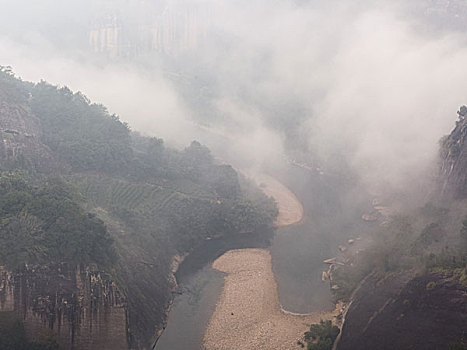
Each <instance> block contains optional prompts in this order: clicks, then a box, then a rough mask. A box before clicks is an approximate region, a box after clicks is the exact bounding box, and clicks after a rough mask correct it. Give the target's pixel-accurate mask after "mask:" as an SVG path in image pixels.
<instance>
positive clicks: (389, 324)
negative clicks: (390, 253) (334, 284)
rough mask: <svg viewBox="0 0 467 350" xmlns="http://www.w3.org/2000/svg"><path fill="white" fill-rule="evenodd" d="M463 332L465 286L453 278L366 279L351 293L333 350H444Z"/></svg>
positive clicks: (466, 315) (466, 319)
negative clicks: (344, 318) (340, 334)
mask: <svg viewBox="0 0 467 350" xmlns="http://www.w3.org/2000/svg"><path fill="white" fill-rule="evenodd" d="M407 280H408V282H407ZM466 329H467V287H466V286H464V285H462V284H461V283H459V281H458V280H457V279H456V278H452V277H444V276H443V275H441V274H435V273H430V274H425V275H422V276H418V277H415V278H410V274H396V275H393V276H389V277H387V278H385V279H384V280H378V279H377V278H376V277H372V278H369V279H368V280H367V281H365V283H364V284H363V285H362V286H361V288H360V289H359V291H358V292H357V293H356V295H355V299H354V301H353V302H352V305H351V306H350V308H349V310H348V312H347V316H346V321H345V323H344V326H343V329H342V336H341V339H340V341H339V344H338V346H337V350H355V349H381V350H385V349H387V350H390V349H391V350H392V349H398V350H405V349H407V350H408V349H424V350H437V349H447V348H448V346H449V345H450V344H455V343H459V342H460V341H462V340H465V338H466V336H467V334H466Z"/></svg>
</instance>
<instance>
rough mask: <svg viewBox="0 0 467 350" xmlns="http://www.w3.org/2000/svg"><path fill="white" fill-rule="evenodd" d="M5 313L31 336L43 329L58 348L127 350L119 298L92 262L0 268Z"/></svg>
mask: <svg viewBox="0 0 467 350" xmlns="http://www.w3.org/2000/svg"><path fill="white" fill-rule="evenodd" d="M8 311H15V312H16V313H17V314H18V315H19V316H20V318H21V319H22V321H23V323H24V325H25V329H26V332H27V335H28V337H29V338H31V339H33V338H37V337H38V336H40V334H41V333H43V332H44V330H46V329H49V330H51V331H52V332H53V333H54V334H55V336H56V338H57V341H58V342H59V344H60V345H61V346H62V348H64V349H80V350H91V349H116V350H126V349H128V345H127V344H128V342H127V332H126V329H127V317H126V313H127V311H126V300H125V297H124V296H123V295H122V294H121V292H120V291H119V289H118V288H117V286H116V283H115V281H114V280H113V279H112V278H111V276H110V275H108V274H107V273H104V272H102V271H99V270H97V269H96V267H93V266H69V265H67V264H57V265H48V266H44V265H41V266H26V267H24V268H23V269H20V270H17V271H15V272H13V273H12V272H10V271H8V270H6V269H5V268H2V267H0V312H8Z"/></svg>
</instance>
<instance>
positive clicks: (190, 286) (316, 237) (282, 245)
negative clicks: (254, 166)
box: [156, 168, 347, 350]
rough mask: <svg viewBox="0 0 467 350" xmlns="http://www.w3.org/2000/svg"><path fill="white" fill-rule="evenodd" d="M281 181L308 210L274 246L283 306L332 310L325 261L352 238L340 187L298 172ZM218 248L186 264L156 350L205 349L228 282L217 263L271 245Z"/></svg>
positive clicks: (273, 258) (283, 231)
mask: <svg viewBox="0 0 467 350" xmlns="http://www.w3.org/2000/svg"><path fill="white" fill-rule="evenodd" d="M276 180H278V181H279V182H281V183H282V184H284V186H285V184H286V185H287V186H286V187H287V188H289V189H290V191H291V192H292V193H293V194H294V196H296V197H297V198H298V199H299V200H300V203H301V206H302V208H303V215H302V217H301V218H300V220H296V221H298V222H296V223H295V224H293V223H292V224H290V225H287V226H282V227H279V228H278V229H277V231H276V234H275V236H274V238H273V239H272V242H270V244H269V252H270V256H271V261H272V271H273V273H274V277H275V281H276V282H277V291H278V299H279V303H280V305H282V307H283V308H284V309H285V310H287V311H290V312H294V313H311V312H316V311H330V310H333V309H334V304H333V301H332V295H331V292H330V290H329V284H328V283H324V282H322V281H321V272H322V271H323V269H325V268H326V266H325V265H324V264H323V260H324V259H327V258H330V257H332V256H333V255H334V254H335V253H336V251H337V246H338V244H339V242H341V241H342V240H343V239H344V238H345V237H346V235H347V232H343V229H342V228H343V225H344V224H342V223H341V222H340V216H342V213H339V193H338V190H336V188H337V187H336V186H335V184H333V183H332V179H331V180H329V179H327V178H325V177H319V176H317V175H314V174H311V173H310V172H309V171H306V170H303V169H297V168H291V169H289V170H288V171H287V173H286V174H280V175H279V176H278V177H276ZM262 182H263V185H262V186H263V187H264V185H266V187H267V183H266V184H264V181H262ZM213 243H214V244H217V243H216V242H206V245H205V246H201V247H200V248H199V249H198V252H197V253H196V252H194V253H195V254H194V255H192V256H189V257H188V258H187V260H185V261H184V262H183V263H182V264H181V266H180V269H179V272H178V274H177V280H178V281H179V285H180V287H181V292H182V294H181V295H177V296H176V298H175V301H174V305H173V307H172V310H171V312H170V316H169V320H168V325H167V328H166V330H165V332H164V333H163V335H162V337H161V338H160V340H159V342H158V344H157V347H156V350H174V349H184V350H201V349H203V336H204V332H205V330H206V329H207V326H208V322H209V320H210V318H211V316H212V315H213V313H214V311H215V306H216V302H217V301H218V300H219V298H220V297H221V293H222V289H223V286H224V277H225V275H224V274H223V273H222V272H221V271H216V270H214V269H213V268H212V267H211V264H212V262H213V261H214V260H215V259H216V258H218V257H220V256H221V255H222V254H223V253H225V252H226V251H228V250H231V249H238V248H268V244H267V242H262V244H258V242H248V238H246V239H245V241H243V242H241V243H239V242H227V243H225V242H224V243H223V246H222V248H221V249H217V248H216V249H217V250H216V249H214V248H212V246H211V247H210V245H212V244H213ZM219 244H220V243H219Z"/></svg>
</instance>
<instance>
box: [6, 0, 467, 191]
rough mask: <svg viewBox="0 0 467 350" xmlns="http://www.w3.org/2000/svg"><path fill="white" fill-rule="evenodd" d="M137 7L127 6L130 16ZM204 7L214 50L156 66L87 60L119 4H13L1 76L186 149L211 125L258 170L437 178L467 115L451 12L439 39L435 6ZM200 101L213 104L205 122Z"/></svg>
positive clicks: (464, 53)
mask: <svg viewBox="0 0 467 350" xmlns="http://www.w3.org/2000/svg"><path fill="white" fill-rule="evenodd" d="M138 3H139V2H138V1H121V2H120V4H123V5H121V6H124V7H122V9H124V10H125V11H130V10H131V9H132V8H133V7H132V6H136V8H137V7H138ZM161 3H162V2H161V1H159V2H158V5H161ZM173 3H175V2H173ZM188 3H190V4H191V5H190V6H192V4H193V3H194V1H193V0H191V1H189V2H188ZM197 3H198V4H200V6H204V7H206V8H209V11H206V12H203V15H202V16H206V13H208V14H209V16H211V18H201V20H203V21H209V26H210V30H209V33H208V35H207V36H206V40H205V41H204V42H203V41H201V42H200V45H199V46H198V47H195V48H192V49H191V50H189V51H187V52H185V53H184V54H181V55H179V56H177V57H173V58H169V59H167V58H166V59H163V60H157V59H156V58H154V57H152V58H151V62H150V64H148V62H147V61H144V59H141V58H138V59H135V60H114V61H110V62H106V61H105V60H101V59H96V57H95V56H94V55H91V53H90V52H89V51H88V48H87V47H86V45H85V44H86V38H87V32H86V30H87V28H88V27H89V26H90V25H91V24H90V23H92V19H93V18H95V17H96V16H98V13H97V12H95V11H97V10H96V8H98V7H99V5H102V4H104V5H105V6H108V4H109V2H104V1H102V2H99V1H95V2H85V1H81V2H77V1H58V0H57V1H52V0H48V1H41V2H40V4H39V2H30V1H15V2H13V1H9V0H4V1H3V2H2V6H3V8H4V9H6V11H2V14H0V22H1V23H2V24H1V25H0V64H2V65H11V66H13V68H14V70H15V71H16V72H17V74H18V75H20V76H21V77H23V78H24V79H27V80H33V81H38V80H40V79H45V80H47V81H49V82H51V83H54V84H60V85H67V86H69V87H71V88H72V89H75V90H81V91H83V92H84V93H85V94H86V95H88V96H89V97H90V98H91V99H92V100H93V101H96V102H102V103H104V104H105V105H107V106H108V107H109V109H110V111H111V112H115V113H117V114H119V115H120V116H121V117H122V119H124V120H126V121H128V122H129V123H130V125H131V126H132V127H133V129H136V130H140V131H142V132H144V133H146V134H152V135H155V136H160V137H164V138H166V139H168V140H169V141H177V143H178V144H186V143H187V142H189V141H190V140H191V139H193V138H201V139H202V138H203V137H204V136H203V133H202V132H200V130H199V128H198V127H197V126H196V123H194V122H193V120H196V121H198V122H199V120H200V114H203V113H205V114H206V116H208V115H209V116H210V117H209V118H207V117H206V118H207V119H206V123H207V124H209V125H210V127H211V128H213V129H215V130H216V133H218V134H220V135H222V134H223V135H228V137H229V144H230V146H231V152H236V153H238V154H242V155H244V156H245V157H250V158H251V159H254V160H256V161H260V160H261V159H264V158H267V157H271V156H274V157H275V156H279V155H282V154H283V153H284V145H288V146H290V143H291V141H292V143H293V141H297V144H299V145H301V146H302V148H303V146H306V147H308V148H309V150H311V151H312V152H314V154H317V155H319V158H320V159H323V160H326V159H328V158H329V157H331V156H333V155H335V154H341V155H344V156H345V157H346V159H347V160H348V162H349V164H350V166H351V167H352V169H354V170H356V171H357V172H358V173H359V174H360V175H361V176H362V180H363V181H364V182H365V183H367V184H368V185H370V186H372V187H374V189H375V190H378V189H379V188H380V187H381V186H387V185H392V186H396V187H398V186H401V185H402V184H405V183H407V181H408V180H409V179H414V178H417V177H418V176H420V174H421V173H425V172H426V169H425V167H426V165H427V164H429V162H431V161H432V160H433V159H434V157H435V156H436V154H437V149H438V140H439V138H440V137H441V136H442V135H444V134H446V133H448V132H449V131H450V130H451V128H452V127H453V126H454V121H455V117H456V115H455V112H456V110H457V108H458V107H459V106H460V105H462V104H467V94H466V92H467V65H466V64H465V63H466V62H467V45H466V43H465V39H464V37H463V35H462V33H461V32H458V31H453V30H452V31H451V30H442V31H441V30H440V29H439V28H440V27H439V24H440V23H441V24H442V21H443V18H446V17H443V16H447V15H446V14H445V13H444V12H443V13H442V14H443V16H438V17H436V18H437V22H436V26H433V27H429V26H427V27H425V24H426V23H425V24H424V23H423V21H420V19H427V18H428V20H431V18H432V17H429V16H428V15H427V16H428V17H427V16H425V14H429V15H430V16H431V15H432V13H433V8H428V7H427V8H423V7H422V9H423V11H419V13H418V14H419V15H420V16H419V17H413V8H414V7H413V4H414V3H417V4H418V5H417V6H422V5H423V4H424V2H423V1H415V2H414V3H412V4H411V6H412V7H411V8H410V9H409V8H408V7H407V6H406V5H405V4H404V2H394V1H393V2H388V1H356V2H352V4H349V2H347V1H332V0H331V1H309V2H306V1H302V2H298V1H295V2H294V1H286V0H284V1H279V0H276V1H271V0H255V1H251V0H249V1H246V0H237V1H233V0H231V1H219V0H216V1H214V0H212V1H210V0H204V1H199V2H197ZM439 3H441V2H439ZM105 6H103V7H105ZM177 6H179V7H178V8H183V6H184V4H183V2H182V1H178V2H177ZM101 7H102V6H101ZM163 7H164V6H159V8H163ZM440 9H441V10H442V9H443V7H442V6H441V7H439V8H435V9H434V10H436V11H438V12H439V11H440ZM135 11H136V10H135ZM430 11H431V12H430ZM446 11H447V10H446ZM446 13H447V12H446ZM200 16H201V15H200ZM424 16H425V17H424ZM68 39H70V40H68ZM73 40H76V42H79V44H80V45H76V47H74V46H73ZM83 43H84V44H83ZM70 48H72V50H70ZM73 48H74V49H73ZM143 61H144V62H145V64H144V65H142V64H141V62H143ZM167 62H169V63H167ZM168 67H170V68H168ZM177 69H180V71H177ZM168 70H169V71H170V74H168V73H167V72H168ZM179 73H180V74H181V77H182V78H180V77H178V78H173V77H174V76H175V77H176V76H177V74H179ZM183 77H185V78H186V80H187V81H188V83H186V84H185V85H183V84H180V79H182V80H183V79H184V78H183ZM181 86H184V87H183V89H181ZM190 86H191V87H192V90H190ZM187 87H188V88H187ZM187 89H188V93H187ZM182 90H183V92H182ZM187 95H189V97H190V96H191V98H192V100H193V99H194V100H196V99H197V98H198V97H197V96H201V97H199V98H200V99H202V102H203V103H202V104H201V105H202V106H204V107H203V108H204V110H203V109H201V112H200V111H199V110H196V111H195V110H194V109H193V101H192V100H191V101H189V100H187ZM200 101H201V100H200ZM212 116H214V117H212ZM201 141H203V140H201ZM298 141H299V142H298ZM206 142H207V143H209V142H210V141H209V140H206ZM297 144H296V145H297ZM296 145H295V146H296Z"/></svg>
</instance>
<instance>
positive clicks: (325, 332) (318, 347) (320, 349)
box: [298, 320, 340, 350]
mask: <svg viewBox="0 0 467 350" xmlns="http://www.w3.org/2000/svg"><path fill="white" fill-rule="evenodd" d="M339 332H340V331H339V327H337V326H334V325H333V324H332V322H331V321H323V320H321V322H320V323H319V324H312V325H311V326H310V330H309V331H307V332H305V335H304V341H305V343H302V342H300V341H299V342H298V345H300V346H301V347H302V348H303V347H305V344H306V348H307V350H331V349H332V345H333V344H334V341H335V340H336V338H337V336H338V335H339Z"/></svg>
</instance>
